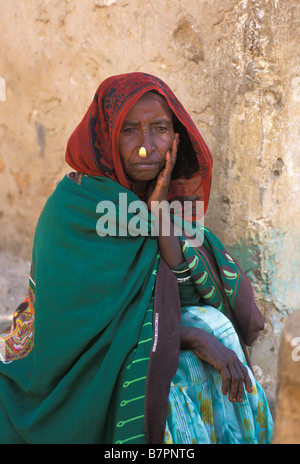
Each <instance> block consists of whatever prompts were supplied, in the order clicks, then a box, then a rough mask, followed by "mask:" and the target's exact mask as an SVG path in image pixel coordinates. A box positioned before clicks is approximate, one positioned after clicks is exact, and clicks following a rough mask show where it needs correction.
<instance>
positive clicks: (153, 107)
mask: <svg viewBox="0 0 300 464" xmlns="http://www.w3.org/2000/svg"><path fill="white" fill-rule="evenodd" d="M137 111H138V112H144V113H153V112H155V111H156V112H157V111H158V112H160V113H163V114H164V117H165V118H167V119H168V118H169V119H171V120H172V118H173V112H172V110H171V108H170V107H169V105H168V103H167V101H166V99H165V98H164V97H163V96H162V95H160V94H159V93H158V92H156V91H148V92H145V93H144V94H143V95H142V96H141V97H140V98H139V99H138V100H137V101H136V102H135V103H134V104H133V105H132V106H131V108H130V109H129V110H128V111H127V113H126V115H125V117H124V120H126V119H128V118H130V117H131V115H132V114H134V113H136V112H137Z"/></svg>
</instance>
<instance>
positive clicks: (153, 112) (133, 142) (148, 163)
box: [119, 92, 174, 192]
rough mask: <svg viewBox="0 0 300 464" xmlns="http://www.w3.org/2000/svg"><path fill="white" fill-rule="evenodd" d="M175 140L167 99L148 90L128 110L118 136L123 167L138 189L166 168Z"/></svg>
mask: <svg viewBox="0 0 300 464" xmlns="http://www.w3.org/2000/svg"><path fill="white" fill-rule="evenodd" d="M173 141H174V130H173V123H172V113H171V110H170V108H169V107H168V105H167V103H166V101H165V100H164V99H163V98H162V97H161V96H160V95H157V94H155V93H152V92H147V93H145V94H144V95H143V96H142V97H141V98H140V99H139V100H138V101H137V102H136V103H135V105H133V107H132V108H131V109H130V110H129V111H128V113H127V115H126V116H125V119H124V122H123V125H122V128H121V131H120V135H119V153H120V157H121V162H122V165H123V169H124V171H125V173H126V174H127V176H128V177H129V178H130V179H131V181H132V183H133V185H134V186H135V188H136V190H137V192H138V191H142V190H144V189H145V188H146V187H147V183H148V182H149V181H151V180H153V179H155V178H156V177H157V176H158V174H159V173H160V171H161V170H162V169H163V167H164V165H165V158H166V153H167V151H168V150H170V149H171V147H172V144H173ZM141 147H145V148H146V151H147V158H145V159H142V158H140V156H139V150H140V148H141Z"/></svg>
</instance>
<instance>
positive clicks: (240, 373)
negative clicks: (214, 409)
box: [219, 358, 252, 402]
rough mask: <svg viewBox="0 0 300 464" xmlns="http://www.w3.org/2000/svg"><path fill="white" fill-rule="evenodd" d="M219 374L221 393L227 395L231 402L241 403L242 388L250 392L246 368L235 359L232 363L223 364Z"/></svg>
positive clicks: (250, 385) (250, 386)
mask: <svg viewBox="0 0 300 464" xmlns="http://www.w3.org/2000/svg"><path fill="white" fill-rule="evenodd" d="M219 373H220V375H221V377H222V382H223V385H222V393H223V394H224V395H227V394H228V399H229V401H231V402H234V401H238V402H241V401H242V400H243V396H244V387H245V388H246V390H247V391H248V392H249V393H251V392H252V381H251V379H250V376H249V374H248V370H247V368H246V367H245V366H244V365H243V364H242V363H241V361H240V360H239V359H238V358H237V359H236V360H235V361H233V362H229V363H226V364H223V365H222V367H221V369H220V370H219Z"/></svg>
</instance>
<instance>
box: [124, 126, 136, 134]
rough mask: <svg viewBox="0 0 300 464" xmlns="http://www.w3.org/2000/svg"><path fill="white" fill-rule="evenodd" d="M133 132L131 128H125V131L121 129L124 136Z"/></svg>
mask: <svg viewBox="0 0 300 464" xmlns="http://www.w3.org/2000/svg"><path fill="white" fill-rule="evenodd" d="M133 131H134V128H133V127H125V129H122V132H123V133H124V134H132V132H133Z"/></svg>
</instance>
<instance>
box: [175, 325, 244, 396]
mask: <svg viewBox="0 0 300 464" xmlns="http://www.w3.org/2000/svg"><path fill="white" fill-rule="evenodd" d="M181 349H183V350H191V351H193V352H194V354H195V355H196V356H198V358H200V359H201V360H202V361H205V362H207V363H208V364H210V365H211V366H213V367H214V368H215V369H216V370H217V371H218V372H219V374H220V375H221V377H222V380H223V387H222V393H223V394H224V395H227V394H228V393H229V397H228V398H229V401H232V402H233V401H238V402H240V401H242V399H243V395H244V384H245V387H246V390H247V391H248V392H249V393H251V392H252V382H251V379H250V377H249V374H248V371H247V369H246V367H245V366H244V364H243V363H242V362H241V361H240V360H239V358H238V357H237V355H236V354H235V352H234V351H232V350H230V349H229V348H227V347H226V346H225V345H223V344H222V343H221V342H219V340H217V338H216V337H215V336H214V335H212V334H208V333H207V332H205V331H203V330H201V329H199V328H196V327H181Z"/></svg>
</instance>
